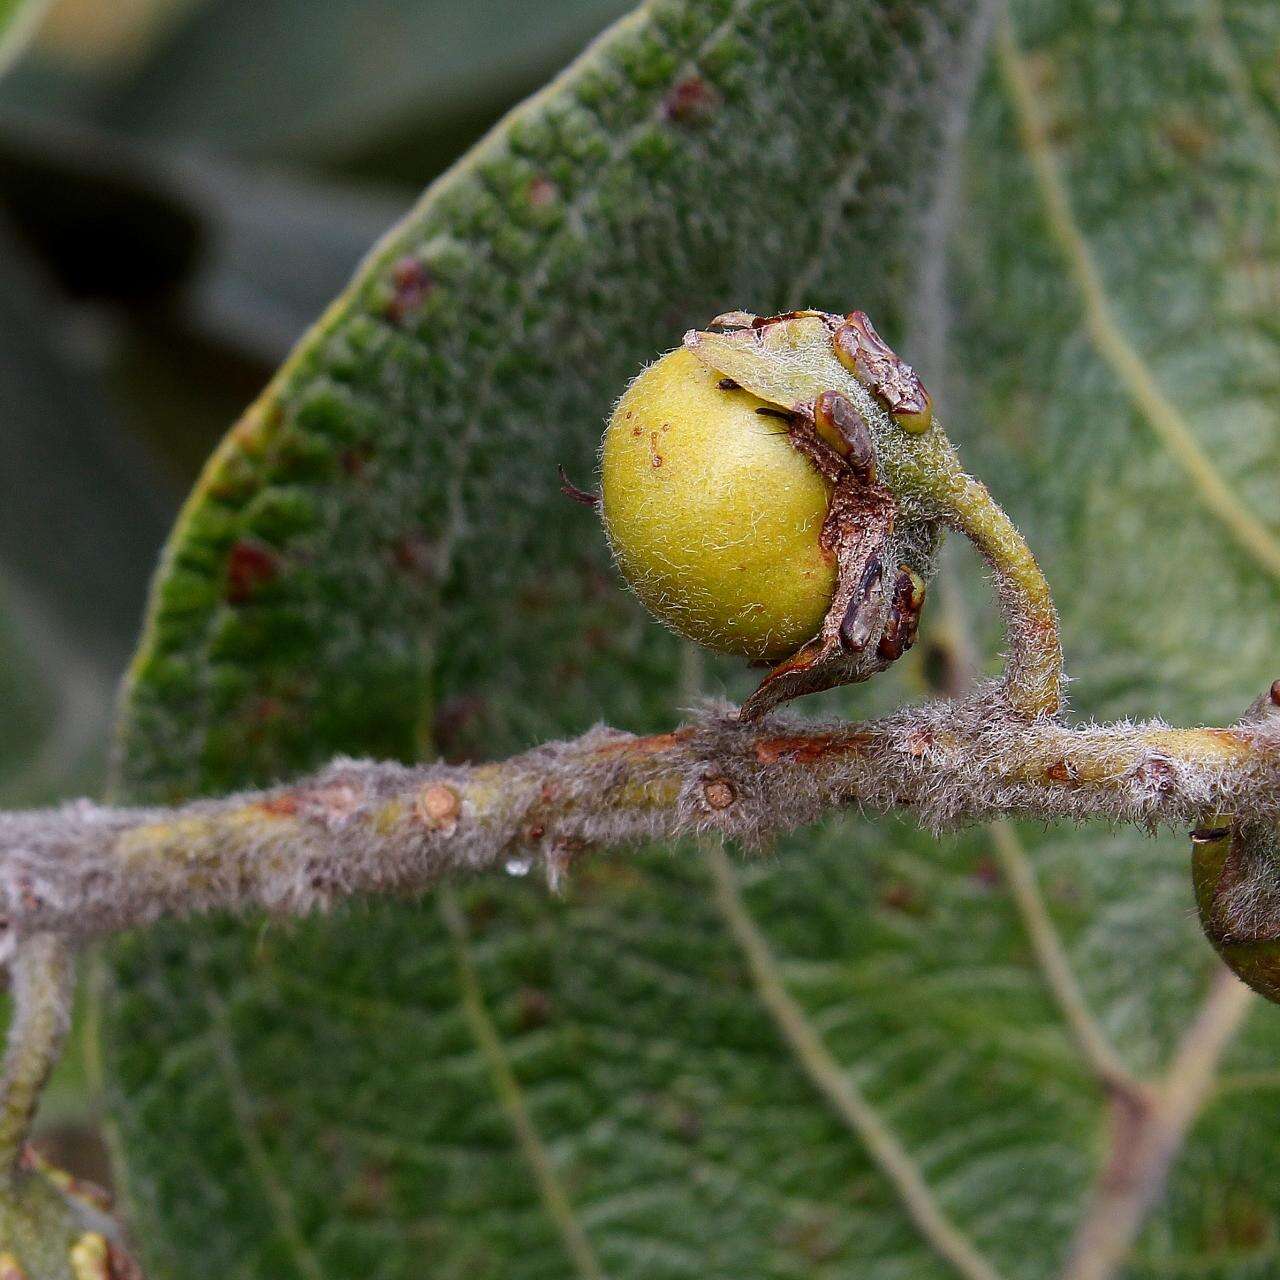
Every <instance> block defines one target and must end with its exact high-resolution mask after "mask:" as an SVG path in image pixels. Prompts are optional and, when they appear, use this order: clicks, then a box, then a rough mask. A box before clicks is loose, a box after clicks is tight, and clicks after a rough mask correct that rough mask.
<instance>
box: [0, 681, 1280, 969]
mask: <svg viewBox="0 0 1280 1280" xmlns="http://www.w3.org/2000/svg"><path fill="white" fill-rule="evenodd" d="M1277 702H1280V682H1278V683H1277V686H1275V687H1273V689H1272V691H1271V692H1270V693H1269V694H1268V695H1266V696H1264V698H1263V699H1260V700H1259V703H1258V704H1255V708H1254V709H1253V710H1252V712H1251V714H1250V716H1249V717H1247V718H1246V719H1245V720H1243V721H1241V722H1240V723H1239V724H1237V725H1235V726H1232V727H1227V728H1205V729H1173V728H1169V727H1168V726H1166V725H1164V724H1162V723H1159V722H1150V723H1143V724H1130V723H1124V724H1117V725H1107V726H1084V727H1080V728H1068V727H1065V726H1063V725H1061V724H1059V723H1057V722H1055V721H1054V720H1050V719H1040V720H1032V721H1028V720H1026V719H1022V718H1020V717H1017V716H1015V715H1013V714H1011V713H1010V712H1009V711H1008V709H1007V703H1006V701H1005V699H1004V698H1003V696H1002V694H1001V691H1000V689H999V687H998V686H995V685H983V686H979V687H978V688H977V689H976V690H975V691H974V692H973V693H971V694H970V695H969V696H967V697H965V698H963V699H954V700H940V701H934V702H929V703H925V704H922V705H918V706H913V707H907V708H904V709H902V710H900V711H898V712H897V713H895V714H893V715H891V716H888V717H886V718H884V719H881V720H875V721H871V722H868V723H863V724H853V725H850V724H833V725H815V724H814V723H813V722H810V721H800V720H793V719H787V718H783V717H772V718H770V719H768V720H766V721H765V722H764V723H759V724H743V723H741V722H739V721H738V720H737V719H736V718H735V717H734V716H733V715H732V714H731V709H730V708H727V707H717V708H711V709H709V710H707V711H705V712H703V713H701V714H699V715H698V716H697V717H696V718H695V719H693V720H692V721H691V722H690V723H688V724H686V725H685V726H683V727H682V728H679V729H677V730H675V731H673V732H671V733H664V734H659V735H656V736H648V737H641V736H633V735H630V734H626V733H621V732H617V731H614V730H611V729H604V728H597V729H593V730H592V731H591V732H589V733H587V734H585V735H583V736H582V737H580V738H577V739H574V740H572V741H567V742H558V743H552V744H549V745H545V746H541V747H538V748H536V749H534V750H532V751H529V752H527V753H526V754H524V755H520V756H516V757H513V758H511V759H509V760H506V761H503V762H500V763H494V764H482V765H443V764H435V765H425V766H420V767H407V766H403V765H398V764H390V763H370V762H361V761H352V760H339V761H336V762H334V763H333V764H331V765H329V766H328V767H327V768H325V769H323V770H322V771H320V772H319V773H317V774H314V775H312V776H310V777H308V778H304V779H302V780H300V781H296V782H293V783H291V784H290V785H288V786H283V787H276V788H273V789H269V790H264V791H255V792H246V793H243V794H239V795H235V796H231V797H228V798H225V799H221V800H212V801H199V802H195V803H191V804H187V805H181V806H177V807H173V808H147V809H111V808H104V807H100V806H98V805H95V804H92V803H90V802H88V801H79V802H76V803H73V804H69V805H66V806H63V807H61V808H56V809H48V810H38V811H29V812H20V813H12V814H6V815H0V925H2V926H3V930H4V936H6V937H7V938H8V939H9V947H10V949H11V948H12V946H13V945H14V944H15V943H16V942H18V941H20V940H21V939H22V938H23V937H25V936H29V935H33V934H38V933H46V932H47V933H56V934H62V935H64V936H67V937H71V938H88V937H91V936H94V935H101V934H106V933H111V932H113V931H117V930H122V929H128V928H132V927H136V926H139V925H144V924H147V923H149V922H151V921H155V920H158V919H161V918H164V917H180V916H189V915H195V914H201V913H206V912H213V911H242V910H250V909H263V910H266V911H268V912H276V913H283V914H290V915H292V914H301V913H305V912H309V911H312V910H315V909H319V908H324V907H326V906H329V905H330V904H332V903H334V902H335V901H338V900H341V899H343V898H346V897H348V896H352V895H362V894H389V893H390V894H410V893H415V892H418V891H421V890H423V889H425V888H427V887H429V886H430V885H432V884H433V883H434V882H436V881H437V880H438V879H440V878H441V877H442V876H445V875H449V874H452V873H464V872H478V871H484V870H486V869H489V868H492V867H494V866H496V865H500V864H501V863H503V862H504V861H505V860H507V859H510V858H524V859H528V860H530V861H531V862H533V863H535V864H537V863H540V864H542V865H543V866H544V867H545V868H546V870H547V871H548V874H549V875H550V876H551V877H552V878H553V879H554V878H555V877H557V876H558V875H559V874H561V873H562V872H564V871H565V870H567V869H568V867H569V866H570V864H571V863H572V862H573V861H574V859H575V858H577V857H579V856H580V855H582V854H583V853H584V852H585V851H586V850H588V849H592V848H600V847H605V846H619V845H629V844H634V843H637V842H642V841H650V840H657V839H672V838H677V837H680V836H684V835H689V834H693V833H697V832H720V833H722V834H723V835H725V836H727V837H730V838H734V839H738V840H740V841H742V842H744V843H745V844H747V845H750V846H760V845H763V844H766V843H767V842H768V841H769V840H770V839H771V838H773V837H774V836H777V835H779V834H781V833H783V832H785V831H787V830H790V829H793V828H795V827H798V826H801V825H804V824H806V823H810V822H813V821H815V820H816V819H818V818H819V817H821V816H822V815H823V814H824V813H826V812H828V811H830V810H835V809H842V808H850V807H854V808H860V809H866V810H872V811H884V812H888V811H906V812H910V813H912V814H914V815H916V817H917V818H918V819H919V820H920V821H921V822H922V823H924V824H926V825H927V826H929V827H931V828H934V829H941V828H946V827H952V826H956V825H960V824H964V823H968V822H974V821H979V820H982V819H988V818H992V817H995V816H999V815H1006V816H1027V817H1035V818H1043V819H1050V818H1059V817H1069V818H1075V819H1094V818H1101V819H1105V820H1109V821H1115V822H1126V823H1137V824H1140V825H1143V826H1147V827H1152V826H1155V825H1157V824H1163V825H1171V826H1175V827H1178V826H1181V827H1183V828H1186V827H1192V826H1196V825H1198V824H1201V823H1202V822H1204V821H1205V820H1206V816H1207V815H1210V814H1213V813H1219V812H1230V813H1231V814H1233V815H1235V818H1236V820H1237V821H1246V820H1257V821H1260V822H1266V823H1272V824H1274V823H1275V822H1276V821H1277V820H1278V819H1280V714H1275V715H1273V714H1271V713H1272V712H1273V711H1276V710H1277V707H1276V704H1277Z"/></svg>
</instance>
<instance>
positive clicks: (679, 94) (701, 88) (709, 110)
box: [662, 75, 720, 124]
mask: <svg viewBox="0 0 1280 1280" xmlns="http://www.w3.org/2000/svg"><path fill="white" fill-rule="evenodd" d="M719 101H720V96H719V94H717V93H716V91H715V90H714V89H713V88H712V87H711V86H710V85H709V84H708V83H707V82H706V81H705V80H704V79H703V78H702V77H701V76H698V75H692V76H685V77H684V79H682V80H677V81H676V82H675V84H673V85H672V86H671V88H670V89H668V90H667V96H666V97H665V98H664V99H663V100H662V113H663V115H665V116H666V117H667V119H668V120H674V121H675V122H676V123H677V124H702V123H704V122H705V121H707V120H709V119H710V118H711V117H712V116H713V115H714V114H715V110H716V107H717V106H718V105H719Z"/></svg>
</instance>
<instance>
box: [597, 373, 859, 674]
mask: <svg viewBox="0 0 1280 1280" xmlns="http://www.w3.org/2000/svg"><path fill="white" fill-rule="evenodd" d="M762 407H766V406H765V405H764V402H763V401H761V400H757V399H756V398H755V397H754V396H752V395H750V394H748V393H747V392H745V391H741V390H738V389H736V388H731V389H729V390H725V389H724V388H723V387H722V386H721V375H720V374H718V373H715V372H714V371H712V370H711V369H709V368H708V367H707V366H706V365H704V364H703V363H702V362H701V361H700V360H699V359H698V358H697V357H696V356H695V355H694V354H693V353H692V352H691V351H686V350H683V349H681V350H678V351H673V352H671V353H670V354H668V355H665V356H663V357H662V359H661V360H659V361H657V362H656V363H655V364H652V365H650V366H649V367H648V368H647V369H645V370H644V372H643V373H641V374H640V376H639V377H637V378H636V379H635V381H634V382H632V384H631V385H630V386H629V387H628V388H627V390H626V392H625V394H624V395H623V397H622V399H621V400H619V401H618V405H617V408H616V409H615V410H614V412H613V416H612V418H610V420H609V425H608V428H607V429H606V430H605V435H604V444H603V447H602V450H601V499H602V503H601V514H602V516H603V519H604V527H605V533H606V534H607V536H608V538H609V544H610V546H611V547H612V548H613V554H614V558H615V559H616V560H617V563H618V568H619V569H620V570H621V571H622V574H623V576H624V577H625V578H626V580H627V581H628V583H630V585H631V587H632V589H633V590H634V591H635V593H636V595H638V596H639V597H640V599H641V601H642V602H643V603H644V604H645V605H646V606H647V607H648V608H649V609H650V610H651V611H652V612H653V613H654V614H655V615H657V617H658V618H660V619H661V620H662V621H663V622H665V623H666V624H667V626H669V627H670V628H671V629H672V630H673V631H676V632H678V633H679V634H680V635H682V636H687V637H688V638H689V639H690V640H696V641H697V642H698V643H699V644H702V645H706V646H707V648H709V649H718V650H720V651H721V652H724V653H736V654H741V655H743V656H745V657H748V658H757V659H759V658H768V659H777V658H783V657H786V656H788V655H789V654H791V653H793V652H794V651H795V650H796V649H797V648H799V647H800V645H802V644H804V642H805V641H806V640H810V639H812V638H813V637H814V636H815V635H816V634H817V633H818V630H819V628H820V627H821V625H822V619H823V616H824V615H825V613H826V611H827V609H828V607H829V606H830V604H831V600H832V597H833V596H834V594H835V587H836V566H835V562H834V559H833V558H832V557H831V556H830V555H829V554H828V553H827V552H825V551H824V550H823V549H822V547H821V546H820V545H819V541H818V537H819V534H820V532H821V529H822V522H823V518H824V517H825V516H826V513H827V505H828V502H829V500H830V487H829V486H828V484H827V482H826V481H825V480H824V479H823V478H822V477H821V476H819V475H818V473H817V472H816V471H814V469H813V468H812V467H811V466H810V464H809V463H808V462H807V461H806V460H805V459H804V457H803V456H802V455H801V454H800V453H799V452H797V450H796V449H795V447H794V446H793V445H792V444H791V442H790V441H789V440H788V439H787V435H786V424H785V423H784V422H782V421H781V420H779V418H777V417H776V416H771V415H767V414H758V413H757V412H756V410H757V409H759V408H762Z"/></svg>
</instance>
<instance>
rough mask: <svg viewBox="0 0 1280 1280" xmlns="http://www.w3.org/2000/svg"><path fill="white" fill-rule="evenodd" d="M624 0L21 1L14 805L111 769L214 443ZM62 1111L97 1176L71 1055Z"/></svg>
mask: <svg viewBox="0 0 1280 1280" xmlns="http://www.w3.org/2000/svg"><path fill="white" fill-rule="evenodd" d="M17 3H18V0H14V6H16V5H17ZM8 7H10V6H7V5H5V4H3V2H2V0H0V18H4V17H5V12H4V11H5V9H7V8H8ZM630 7H631V6H630V4H629V3H628V0H539V3H537V4H527V3H523V2H522V0H366V2H364V3H361V4H350V3H348V2H347V0H112V3H110V4H103V3H101V0H51V2H49V0H45V2H43V3H42V2H41V0H35V2H34V3H29V4H28V6H27V9H26V11H25V13H24V15H23V16H22V17H21V18H20V19H19V20H18V22H17V24H16V25H17V26H18V27H19V28H20V29H19V30H18V32H17V37H18V38H17V39H16V40H14V41H12V42H11V43H10V46H9V48H8V49H7V50H6V48H5V45H4V44H3V43H0V67H4V68H7V69H6V71H5V75H4V79H3V80H0V350H3V352H4V357H3V359H0V415H2V419H3V422H4V428H3V430H4V433H5V434H4V448H3V454H2V457H3V461H2V463H0V804H2V805H4V806H6V807H15V806H20V805H28V804H37V803H41V802H46V801H49V800H54V799H58V798H61V797H63V796H67V795H72V794H83V793H90V794H92V793H94V792H95V791H97V790H99V789H100V787H101V783H102V778H103V772H104V766H105V752H106V746H107V743H108V742H109V733H110V721H111V715H112V710H113V704H114V699H115V694H116V685H117V682H118V679H119V674H120V671H121V670H122V668H123V666H124V664H125V663H126V661H127V660H128V657H129V654H130V651H131V649H132V647H133V645H134V642H135V640H136V636H137V631H138V624H139V619H140V617H141V613H142V607H143V601H144V596H145V593H146V587H147V582H148V579H149V576H150V574H151V572H152V569H153V567H154V565H155V560H156V554H157V552H158V549H159V547H160V544H161V542H162V540H163V538H164V535H165V533H166V531H167V529H168V527H169V525H170V524H171V523H172V520H173V516H174V514H175V513H176V511H177V509H178V506H179V504H180V502H181V501H182V498H183V496H184V495H185V494H186V492H187V491H188V490H189V489H190V487H191V484H192V482H193V480H194V478H195V476H196V474H197V472H198V470H199V468H200V466H201V464H202V463H203V461H204V459H205V458H206V457H207V456H208V454H209V453H210V451H211V450H212V448H213V446H214V444H215V443H216V442H217V440H218V439H219V438H220V436H221V435H222V434H223V432H224V431H225V430H226V429H227V426H228V424H229V423H230V422H232V421H233V420H234V419H235V418H236V417H237V416H238V414H239V413H240V412H241V411H242V409H243V408H244V406H245V405H246V404H247V403H248V402H249V401H250V400H251V399H252V398H253V396H254V395H256V393H257V392H258V391H259V390H260V389H261V387H262V386H263V384H264V383H265V382H266V381H267V379H268V378H269V376H270V375H271V373H272V372H273V370H274V369H275V367H276V366H277V365H278V364H279V363H280V361H281V360H282V359H283V357H284V356H285V354H286V353H287V352H288V350H289V348H290V347H291V346H292V345H293V343H294V341H295V340H296V339H297V337H298V336H299V335H300V334H301V333H302V332H303V330H304V329H305V328H306V327H307V326H308V325H309V324H310V323H311V322H312V321H314V319H315V318H316V317H317V316H318V315H319V314H320V313H321V311H322V310H323V309H324V307H325V306H326V305H327V304H328V302H329V301H330V300H331V299H332V298H333V297H334V296H335V295H337V294H338V293H339V292H340V291H341V289H342V287H343V285H344V284H345V283H346V281H347V279H348V278H349V276H350V274H351V272H352V270H353V268H354V267H355V266H356V264H357V262H358V261H359V260H360V258H361V256H362V255H363V254H364V253H365V252H366V251H367V250H368V249H369V246H370V245H372V244H373V242H374V241H375V240H376V239H377V237H378V236H379V235H380V234H381V233H382V232H383V231H385V230H386V228H387V227H388V226H390V225H391V224H392V223H393V222H394V221H395V220H396V219H397V218H398V217H399V216H400V215H401V214H402V213H403V212H404V210H405V209H406V208H407V207H408V206H409V204H410V203H411V201H412V200H413V199H414V198H415V197H416V196H417V195H418V194H419V193H420V191H421V190H422V188H423V187H424V186H425V185H426V184H427V183H428V182H429V181H430V180H431V179H432V178H434V177H435V176H436V175H437V174H438V173H439V172H441V171H442V170H443V169H445V168H446V167H447V166H448V165H449V164H450V163H451V162H452V161H453V160H454V159H455V158H456V157H457V156H458V155H459V154H461V153H462V152H463V151H465V150H466V149H467V147H468V146H470V145H471V143H473V142H474V141H475V140H476V139H477V138H478V137H480V136H481V135H482V134H483V133H484V132H485V130H487V129H488V128H489V126H490V125H491V124H493V122H494V121H495V120H496V119H497V118H498V117H500V116H501V115H502V113H503V112H505V111H506V110H507V109H508V108H509V107H510V106H512V105H514V104H515V103H516V102H518V101H519V100H521V99H522V98H524V97H526V96H527V95H528V94H529V93H531V92H532V91H533V90H534V89H536V88H537V87H539V86H540V85H541V84H543V83H545V82H546V81H547V80H548V79H549V78H550V77H551V76H552V75H553V74H554V73H555V72H556V71H557V70H558V69H559V68H560V67H561V66H563V65H564V64H565V63H566V62H567V61H568V60H569V59H570V58H571V57H572V56H573V55H574V54H575V53H576V52H577V51H578V50H579V49H581V47H582V46H583V45H584V44H585V43H586V42H587V41H588V40H589V39H590V38H591V37H592V36H593V35H595V34H596V33H597V32H598V31H599V30H601V29H602V28H603V27H605V26H606V25H607V24H608V23H609V22H610V21H612V20H613V19H614V18H616V17H617V16H618V15H620V14H621V13H623V12H625V11H626V10H627V9H629V8H630ZM22 28H25V29H22ZM424 51H426V56H424ZM264 69H269V73H264ZM44 1115H45V1122H44V1127H45V1140H46V1142H47V1143H49V1144H50V1145H51V1146H52V1147H53V1149H54V1151H55V1154H56V1155H57V1156H58V1157H59V1158H61V1159H63V1160H65V1161H69V1162H70V1163H71V1164H72V1165H73V1166H76V1167H78V1168H80V1169H81V1170H83V1171H85V1172H88V1173H90V1174H95V1175H96V1176H98V1177H99V1178H105V1176H106V1168H105V1161H104V1160H103V1159H102V1158H101V1155H100V1152H98V1150H97V1141H96V1138H95V1137H94V1135H93V1133H92V1123H91V1119H90V1117H89V1116H88V1115H87V1114H86V1113H85V1100H84V1089H83V1087H82V1071H81V1065H80V1062H79V1055H78V1053H75V1052H73V1053H70V1054H68V1056H67V1060H66V1061H65V1062H64V1064H63V1066H62V1067H61V1068H60V1079H59V1080H58V1081H55V1087H54V1088H53V1089H52V1090H51V1092H50V1095H49V1098H48V1099H47V1101H46V1106H45V1113H44Z"/></svg>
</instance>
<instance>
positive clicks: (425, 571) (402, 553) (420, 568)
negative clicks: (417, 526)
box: [391, 530, 436, 580]
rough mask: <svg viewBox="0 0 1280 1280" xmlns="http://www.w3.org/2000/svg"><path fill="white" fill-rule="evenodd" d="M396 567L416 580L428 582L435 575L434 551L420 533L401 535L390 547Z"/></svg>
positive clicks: (415, 531)
mask: <svg viewBox="0 0 1280 1280" xmlns="http://www.w3.org/2000/svg"><path fill="white" fill-rule="evenodd" d="M391 555H392V558H393V559H394V560H395V562H396V566H397V567H398V568H400V569H403V570H404V571H405V572H406V573H408V574H411V575H412V576H414V577H416V578H423V579H426V580H430V579H431V578H432V577H434V575H435V568H436V551H435V547H434V546H433V545H432V543H431V542H430V541H429V540H428V539H427V538H426V537H425V536H424V535H423V534H422V533H420V532H418V531H417V530H414V531H413V532H411V533H406V534H402V535H401V536H400V537H399V538H397V539H396V540H395V542H394V543H392V545H391Z"/></svg>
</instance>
